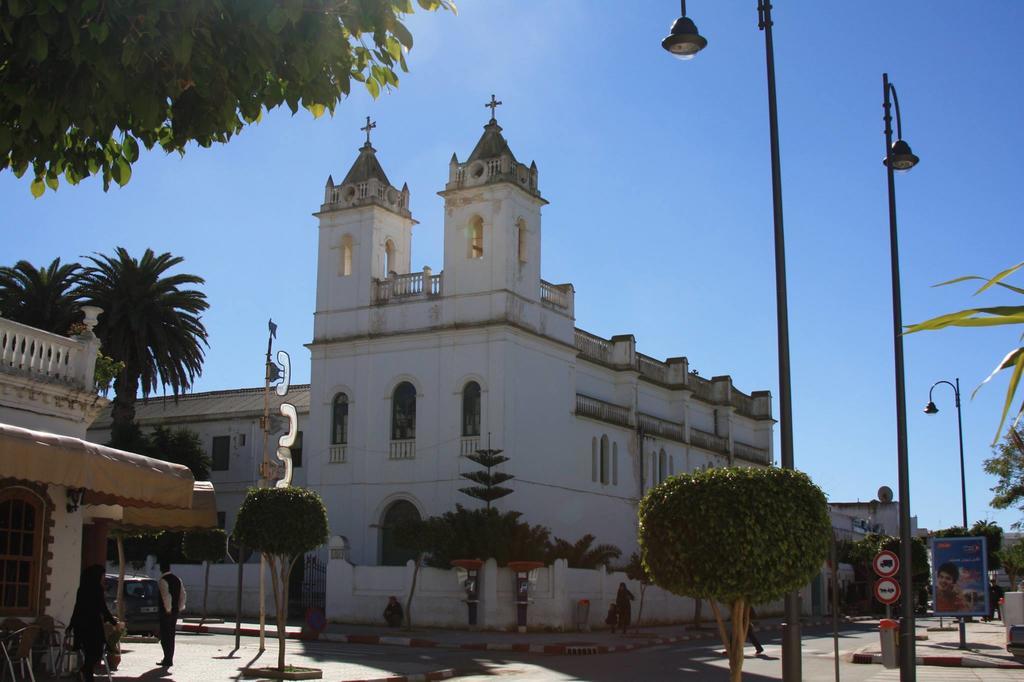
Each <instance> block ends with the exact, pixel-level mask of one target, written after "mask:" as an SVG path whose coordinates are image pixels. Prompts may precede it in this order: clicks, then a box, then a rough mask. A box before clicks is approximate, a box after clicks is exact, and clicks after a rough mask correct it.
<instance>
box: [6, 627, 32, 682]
mask: <svg viewBox="0 0 1024 682" xmlns="http://www.w3.org/2000/svg"><path fill="white" fill-rule="evenodd" d="M38 636H39V626H37V625H29V626H27V627H24V628H22V629H21V630H17V631H15V632H13V633H11V637H10V638H9V639H8V642H11V643H12V647H11V648H9V649H8V650H7V655H8V658H9V662H10V663H11V666H10V667H11V677H12V678H13V677H14V662H15V661H17V662H18V663H19V664H20V668H21V679H25V671H26V670H27V671H28V679H30V680H32V682H36V675H35V673H34V672H33V671H32V646H33V645H34V644H35V642H36V637H38Z"/></svg>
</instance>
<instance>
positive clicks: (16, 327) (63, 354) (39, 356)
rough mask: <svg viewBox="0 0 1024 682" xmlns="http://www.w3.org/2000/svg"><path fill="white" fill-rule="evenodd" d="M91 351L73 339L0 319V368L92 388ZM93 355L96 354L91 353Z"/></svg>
mask: <svg viewBox="0 0 1024 682" xmlns="http://www.w3.org/2000/svg"><path fill="white" fill-rule="evenodd" d="M89 351H90V348H89V347H88V346H87V345H86V344H84V343H82V342H80V341H77V340H75V339H71V338H68V337H66V336H60V335H58V334H51V333H50V332H45V331H43V330H42V329H36V328H35V327H29V326H28V325H24V324H21V323H19V322H14V321H13V320H7V319H4V318H0V366H2V367H4V368H7V369H11V370H15V371H18V372H21V373H24V374H26V375H28V376H31V377H33V378H37V379H40V380H44V381H59V382H62V383H66V384H73V385H76V386H78V387H79V388H83V389H92V386H93V381H92V377H91V376H89V377H87V376H85V370H86V368H87V367H91V363H87V362H86V357H85V355H86V353H88V352H89ZM93 352H95V351H93Z"/></svg>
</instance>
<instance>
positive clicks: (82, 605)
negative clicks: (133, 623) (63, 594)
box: [71, 564, 117, 682]
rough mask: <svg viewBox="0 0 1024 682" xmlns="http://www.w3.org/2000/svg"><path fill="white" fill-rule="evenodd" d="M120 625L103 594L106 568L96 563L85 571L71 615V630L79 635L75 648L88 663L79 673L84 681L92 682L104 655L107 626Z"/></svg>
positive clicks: (84, 662) (84, 664)
mask: <svg viewBox="0 0 1024 682" xmlns="http://www.w3.org/2000/svg"><path fill="white" fill-rule="evenodd" d="M104 621H106V622H107V623H110V624H111V625H116V624H117V620H116V619H115V618H114V617H113V616H112V615H110V610H109V609H108V608H107V601H106V596H105V595H104V591H103V566H100V565H99V564H95V565H93V566H89V567H87V568H86V569H85V570H83V571H82V578H81V580H80V581H79V583H78V593H77V594H76V595H75V610H74V611H73V612H72V614H71V630H72V631H73V632H74V634H75V645H76V646H77V647H78V648H79V649H81V650H82V653H83V654H84V658H85V660H84V661H83V662H82V668H81V670H80V671H79V674H80V676H81V679H83V680H85V682H92V680H93V669H94V668H95V667H96V663H97V662H99V660H100V657H101V656H103V646H104V644H105V643H106V635H105V633H104V631H103V623H104Z"/></svg>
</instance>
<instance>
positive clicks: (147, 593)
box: [106, 578, 157, 601]
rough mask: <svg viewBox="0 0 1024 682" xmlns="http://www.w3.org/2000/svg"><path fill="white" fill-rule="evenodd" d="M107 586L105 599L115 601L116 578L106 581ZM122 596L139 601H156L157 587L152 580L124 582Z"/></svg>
mask: <svg viewBox="0 0 1024 682" xmlns="http://www.w3.org/2000/svg"><path fill="white" fill-rule="evenodd" d="M106 584H107V590H106V592H107V599H108V600H114V599H117V578H113V579H110V578H108V579H107V581H106ZM124 596H125V598H126V599H141V600H144V601H150V600H153V599H156V596H157V587H156V581H154V580H125V581H124Z"/></svg>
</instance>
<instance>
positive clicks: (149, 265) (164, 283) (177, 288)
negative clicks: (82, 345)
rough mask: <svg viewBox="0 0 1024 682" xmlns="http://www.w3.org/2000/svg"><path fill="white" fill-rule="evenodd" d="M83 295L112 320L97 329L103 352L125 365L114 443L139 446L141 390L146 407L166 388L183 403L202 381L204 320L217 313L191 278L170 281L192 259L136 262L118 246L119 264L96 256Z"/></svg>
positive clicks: (117, 392)
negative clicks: (135, 435) (134, 441)
mask: <svg viewBox="0 0 1024 682" xmlns="http://www.w3.org/2000/svg"><path fill="white" fill-rule="evenodd" d="M89 260H90V261H91V262H92V265H90V266H88V267H87V268H86V271H85V276H84V278H83V284H82V290H83V293H84V295H85V297H86V299H87V300H88V302H89V304H90V305H95V306H99V307H100V308H102V309H103V311H104V313H103V315H102V316H100V321H99V324H97V325H96V335H97V336H98V337H99V338H100V341H101V342H102V344H103V352H104V353H105V354H107V355H109V356H110V357H111V358H113V359H114V360H116V361H120V362H123V363H124V369H123V370H122V371H121V373H120V374H119V375H118V376H117V377H116V378H115V379H114V404H113V406H112V407H111V418H112V420H113V424H112V425H111V442H113V443H114V444H115V445H117V444H118V443H119V442H120V440H121V439H122V437H124V438H127V439H129V440H130V439H131V433H132V427H133V424H134V421H135V401H136V399H137V396H138V393H139V389H140V388H141V389H142V397H143V400H145V399H146V398H147V397H148V396H149V394H150V393H151V392H153V391H156V390H157V388H158V387H160V386H165V387H166V386H170V387H171V391H172V392H173V393H174V395H175V396H177V395H178V394H179V393H181V392H182V391H185V390H187V389H189V388H190V387H191V386H192V384H193V382H194V381H195V379H196V377H198V376H199V375H200V374H202V368H203V358H204V351H203V346H206V345H208V344H207V340H206V328H205V327H204V326H203V323H202V322H201V321H200V313H202V312H203V311H204V310H206V309H207V308H208V307H209V304H208V303H207V302H206V294H204V293H203V292H201V291H197V290H195V289H188V288H184V287H187V286H189V285H198V284H203V283H204V281H203V279H202V278H201V277H197V276H196V275H189V274H185V273H182V274H176V275H165V273H166V272H167V271H168V270H170V269H171V268H173V267H174V266H176V265H178V264H179V263H181V262H182V261H183V260H184V259H183V258H181V257H180V256H172V255H171V254H170V253H163V254H160V255H159V256H157V255H155V254H154V253H153V250H152V249H146V252H145V253H144V254H143V255H142V258H141V259H139V260H136V259H134V258H132V257H131V256H130V255H129V254H128V251H127V250H126V249H124V248H123V247H120V246H119V247H117V249H116V251H115V254H114V256H113V257H111V256H104V255H100V254H97V256H96V257H89Z"/></svg>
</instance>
